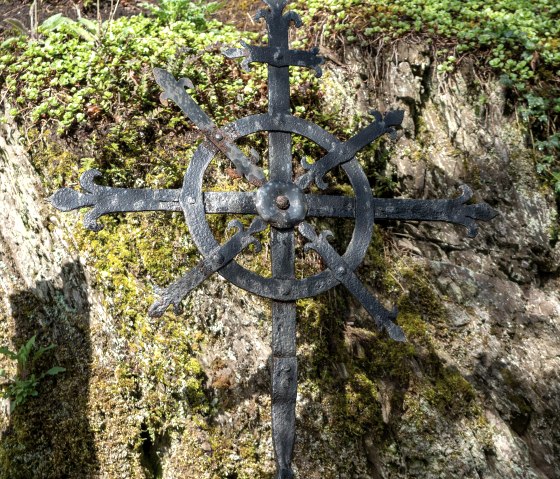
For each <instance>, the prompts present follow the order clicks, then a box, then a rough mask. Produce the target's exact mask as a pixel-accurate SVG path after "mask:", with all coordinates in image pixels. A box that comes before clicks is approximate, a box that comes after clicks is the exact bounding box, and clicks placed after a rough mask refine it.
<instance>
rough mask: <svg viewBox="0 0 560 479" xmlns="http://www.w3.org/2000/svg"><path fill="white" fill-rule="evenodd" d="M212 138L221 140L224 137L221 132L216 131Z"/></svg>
mask: <svg viewBox="0 0 560 479" xmlns="http://www.w3.org/2000/svg"><path fill="white" fill-rule="evenodd" d="M214 138H216V140H218V141H222V140H223V139H224V136H223V135H222V134H221V133H216V136H215V137H214Z"/></svg>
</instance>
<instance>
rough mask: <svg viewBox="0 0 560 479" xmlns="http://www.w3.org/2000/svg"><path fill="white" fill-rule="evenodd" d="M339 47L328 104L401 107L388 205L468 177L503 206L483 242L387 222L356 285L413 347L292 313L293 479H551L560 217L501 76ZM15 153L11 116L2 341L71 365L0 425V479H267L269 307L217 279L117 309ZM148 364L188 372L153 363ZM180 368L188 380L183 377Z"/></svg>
mask: <svg viewBox="0 0 560 479" xmlns="http://www.w3.org/2000/svg"><path fill="white" fill-rule="evenodd" d="M346 53H347V58H346V65H347V67H346V68H342V67H341V66H339V65H336V64H332V63H328V64H327V65H326V66H325V78H324V89H323V91H324V94H325V97H324V100H323V103H324V107H325V110H326V111H329V112H330V113H331V114H333V115H339V116H340V117H342V118H348V117H353V116H354V114H360V115H364V116H365V114H366V113H367V112H368V111H369V110H370V109H372V108H377V109H379V110H381V111H384V110H386V109H388V108H390V107H401V108H404V109H405V110H406V117H405V118H406V121H405V123H404V131H403V133H402V134H401V137H400V139H399V140H398V142H397V143H396V145H395V147H394V148H393V149H392V150H391V155H390V162H389V164H388V165H387V172H394V173H395V176H396V185H395V193H396V195H397V196H399V195H401V196H405V197H410V198H448V197H452V196H455V195H456V194H457V186H458V185H460V184H461V183H467V184H469V185H470V186H471V187H472V188H473V190H475V200H476V201H482V200H483V201H486V202H488V203H489V204H491V205H492V206H493V207H494V208H496V209H497V210H498V211H499V212H500V216H499V217H498V218H496V219H495V220H494V221H493V222H491V223H490V224H482V225H481V227H480V233H479V235H478V236H477V237H476V238H475V239H468V238H466V235H465V231H464V230H462V229H460V227H455V226H451V225H441V224H417V223H410V224H402V223H397V222H392V223H387V224H383V225H380V228H379V230H380V231H381V230H382V231H383V234H382V235H381V236H380V237H379V239H378V240H376V243H375V247H374V248H373V249H372V251H371V252H370V254H369V255H368V257H367V258H366V261H365V266H364V268H361V269H360V270H359V271H358V273H359V275H360V277H362V278H364V280H365V281H366V282H368V285H369V286H370V287H372V288H374V289H376V292H377V293H378V294H379V295H380V297H381V298H382V300H383V301H385V302H387V303H395V302H399V306H400V308H401V309H400V311H401V315H400V316H399V322H402V323H403V324H404V325H405V330H406V332H407V334H408V336H409V340H410V343H409V344H408V345H404V346H402V347H400V346H399V347H397V346H396V345H394V344H392V343H390V342H389V341H388V340H386V339H380V338H379V337H378V335H377V334H376V333H375V330H374V328H373V327H372V326H371V324H369V323H367V319H366V318H365V315H364V313H363V312H362V311H361V309H360V308H358V307H357V306H356V305H355V304H354V303H352V301H350V300H349V299H348V297H347V294H346V293H345V292H344V291H343V290H340V291H337V292H332V293H329V294H328V295H324V296H323V297H321V298H318V299H317V300H315V301H302V302H300V304H299V305H298V314H299V315H300V318H301V320H300V322H299V326H298V327H299V330H298V344H299V348H298V357H299V360H300V379H301V384H300V390H299V395H298V405H297V413H298V425H297V428H298V437H297V444H296V452H295V461H294V462H295V469H296V472H297V474H298V475H297V477H299V478H306V479H315V478H317V479H319V478H321V479H335V478H337V479H342V478H346V479H350V478H360V479H379V478H384V479H389V478H391V479H401V478H402V479H405V478H407V479H410V478H425V479H431V478H434V479H435V478H455V477H464V478H473V479H478V478H485V479H494V478H495V479H498V478H508V479H526V478H538V479H545V478H546V479H553V478H555V477H560V451H559V450H558V444H560V437H559V433H558V431H559V430H560V427H559V426H558V417H560V400H559V397H560V394H559V393H560V381H559V377H558V376H559V372H558V371H559V366H560V364H559V363H560V359H559V358H560V335H559V333H558V330H559V327H560V293H559V291H560V279H559V276H558V268H559V265H560V261H559V259H560V249H559V246H558V243H556V241H555V239H554V237H553V235H554V231H555V228H557V221H558V220H557V210H556V206H555V202H554V197H553V195H552V193H551V191H550V190H549V189H547V188H546V187H545V186H544V185H542V184H541V183H540V182H539V179H538V178H537V177H536V174H535V170H534V165H533V160H532V156H531V151H530V150H528V149H527V148H526V146H525V140H524V137H525V132H524V131H523V130H522V128H521V127H520V126H519V125H518V124H517V122H516V119H515V118H513V117H508V116H506V115H504V102H505V99H504V95H503V92H502V90H501V88H500V86H499V84H498V83H497V82H496V81H485V82H482V81H480V80H479V79H477V78H476V75H475V74H474V73H473V72H472V69H471V68H469V66H468V65H467V64H465V65H464V67H463V69H460V70H459V71H458V72H457V73H456V74H454V75H452V76H450V77H443V76H438V75H437V74H436V70H435V68H434V66H435V65H434V59H433V58H432V57H431V54H430V52H429V51H428V50H427V49H426V48H423V47H422V46H420V45H411V44H406V43H401V44H398V45H395V46H394V49H393V51H391V52H390V53H388V52H379V53H378V52H373V53H371V52H370V53H367V52H366V51H365V50H360V49H358V48H353V49H352V48H350V47H348V50H347V52H346ZM20 142H21V139H20V137H19V135H18V133H17V131H16V130H15V128H14V127H13V126H11V123H10V122H8V123H7V124H6V125H4V126H3V130H2V134H1V135H0V149H1V153H2V154H1V156H0V161H1V166H0V203H1V204H2V209H1V210H0V271H1V274H2V288H3V290H2V303H1V309H0V313H1V318H2V323H1V326H0V339H1V342H2V345H9V346H10V347H11V348H12V349H13V348H14V347H18V346H19V345H21V344H22V342H23V341H24V340H26V339H28V338H29V337H30V336H31V335H32V334H38V340H39V341H40V342H41V344H44V345H46V344H50V343H55V344H57V348H56V349H55V350H53V353H52V355H49V356H47V357H46V358H45V360H44V361H45V367H50V366H51V365H52V363H57V364H60V365H63V366H65V367H66V368H67V371H66V372H65V373H63V374H61V375H59V376H57V377H54V378H48V379H45V380H44V382H43V383H41V385H40V390H39V393H40V394H39V396H38V397H37V398H34V399H32V400H30V401H29V402H28V403H27V404H26V405H25V406H24V407H22V408H20V409H16V411H15V413H14V414H13V415H11V416H10V415H9V414H8V413H7V412H6V411H5V412H4V414H3V415H2V416H1V422H0V428H1V430H2V432H1V434H2V445H1V446H0V477H1V478H6V479H7V478H10V479H11V478H28V477H44V478H47V477H49V478H58V477H77V478H78V477H84V478H90V477H91V478H97V477H101V478H114V477H118V478H123V479H128V478H152V477H162V478H183V477H184V478H191V477H196V478H202V479H206V478H208V479H214V478H239V479H241V478H263V479H264V478H267V479H268V478H270V477H272V471H273V457H272V445H271V433H270V411H269V408H270V398H269V395H268V391H269V388H270V379H269V377H270V371H269V355H270V347H269V340H270V331H269V328H270V311H269V306H268V304H267V303H266V302H265V301H261V300H259V299H258V298H254V297H252V296H250V295H247V294H245V293H243V292H241V291H239V290H238V289H236V288H234V287H233V286H230V285H227V284H226V283H225V282H224V281H223V280H221V279H220V278H219V277H214V278H213V279H211V280H210V281H209V282H207V283H205V285H204V287H202V288H200V289H197V290H196V291H194V292H193V294H192V295H191V297H190V299H189V301H188V303H187V309H186V311H185V313H184V315H183V316H181V317H180V318H179V321H178V322H177V323H169V321H168V320H165V321H164V320H162V322H154V321H151V320H148V319H147V318H146V317H144V316H134V315H131V316H130V317H122V318H121V317H114V316H113V315H112V311H113V310H114V307H113V302H114V298H113V297H112V296H113V295H114V296H117V295H119V294H121V292H120V290H119V288H121V287H122V286H116V285H112V286H111V287H112V290H111V288H105V289H103V288H102V287H101V286H102V283H103V282H105V283H103V284H109V285H111V272H107V271H95V269H94V268H93V267H92V266H91V264H90V263H89V262H88V258H87V255H85V254H84V252H83V251H82V252H79V251H78V249H79V248H78V246H76V245H75V244H74V243H73V242H72V240H69V238H72V237H73V236H74V235H75V234H76V231H79V229H80V228H81V223H79V222H78V223H77V224H74V221H76V219H77V218H79V216H73V215H65V216H64V217H60V216H59V215H57V214H56V213H55V212H54V210H53V209H52V208H50V207H49V206H48V205H47V204H46V203H45V199H44V198H45V196H46V195H45V193H44V191H43V188H42V186H41V182H42V179H41V177H40V174H38V173H37V172H36V171H34V170H33V168H32V167H31V165H30V163H29V159H28V157H27V154H26V152H25V151H24V149H23V147H22V146H21V144H20ZM363 161H364V166H366V167H367V166H368V165H367V162H368V161H369V160H368V159H367V158H365V159H363ZM134 274H135V273H134V272H131V273H130V276H131V277H132V278H133V280H134V281H135V282H136V283H140V284H144V283H143V282H144V281H148V280H147V279H145V278H142V277H138V278H136V277H134ZM142 288H144V289H142ZM140 290H141V291H147V290H148V287H147V286H142V287H141V288H140ZM101 291H105V294H101ZM107 291H109V292H110V294H108V293H107ZM122 294H124V293H122ZM407 305H408V306H407ZM130 331H135V334H130ZM144 338H145V340H144ZM160 338H164V339H165V341H162V342H159V340H160ZM193 338H195V339H193ZM185 344H187V345H188V346H189V347H188V348H186V349H185V351H188V352H185V353H184V354H183V352H182V351H183V349H181V348H183V347H185ZM407 348H408V349H407ZM156 357H157V358H164V359H165V358H166V357H169V358H172V360H173V361H175V360H181V361H184V362H179V363H178V364H168V363H165V362H164V361H162V363H161V364H166V369H165V368H164V370H163V371H159V370H156V371H153V370H152V369H151V368H152V367H153V366H154V364H156V363H155V362H154V358H156ZM192 361H194V362H192ZM158 364H159V363H158ZM189 364H190V365H191V366H192V369H193V370H197V368H198V367H199V366H200V368H201V372H200V374H199V373H196V374H194V373H193V375H190V376H189V375H186V376H185V375H184V370H185V367H186V366H185V365H189ZM5 365H7V367H8V368H11V369H8V370H9V372H10V374H15V370H14V368H13V365H9V364H8V363H7V362H6V361H4V363H3V366H5ZM198 365H199V366H198ZM160 375H161V377H160ZM195 378H196V380H195ZM200 378H202V379H200ZM196 381H201V383H202V389H203V391H202V392H201V391H199V390H198V389H197V388H198V387H199V384H198V383H197V382H196ZM193 391H194V392H193ZM195 393H197V394H199V393H200V394H202V396H203V400H202V401H203V407H201V408H199V409H196V408H195V407H194V406H192V407H191V406H188V405H192V404H194V403H195V401H192V400H191V398H190V396H189V395H190V394H195ZM167 400H169V402H166V401H167ZM181 404H182V405H184V406H183V407H182V408H181V406H180V405H181ZM69 431H71V433H70V432H69ZM76 471H80V472H76Z"/></svg>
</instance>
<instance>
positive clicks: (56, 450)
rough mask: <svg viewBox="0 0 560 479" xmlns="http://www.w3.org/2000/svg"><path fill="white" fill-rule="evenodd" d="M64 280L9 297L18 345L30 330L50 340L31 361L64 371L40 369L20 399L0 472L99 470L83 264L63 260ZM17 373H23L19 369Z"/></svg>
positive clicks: (12, 477) (80, 474)
mask: <svg viewBox="0 0 560 479" xmlns="http://www.w3.org/2000/svg"><path fill="white" fill-rule="evenodd" d="M60 275H61V277H60V279H61V283H62V287H57V286H55V284H53V282H49V281H40V282H38V283H37V284H36V286H35V288H32V289H28V290H23V291H20V292H18V293H16V294H14V295H12V296H10V304H11V310H12V314H13V318H14V323H15V337H14V341H13V343H14V346H15V348H16V349H19V348H20V347H21V346H22V345H23V344H25V343H26V342H27V340H28V339H29V338H31V337H32V336H33V335H36V338H37V343H36V345H37V346H48V345H50V344H54V345H55V348H53V349H51V350H50V351H48V352H47V353H45V354H44V355H43V356H42V357H41V358H40V359H39V360H38V361H37V363H36V364H34V366H33V371H35V372H36V373H41V372H44V371H47V370H48V369H49V368H51V367H52V366H55V365H56V366H62V367H64V368H66V371H65V372H63V373H60V374H58V375H56V376H46V377H45V378H44V379H42V380H41V381H40V383H39V385H38V388H37V389H38V395H37V396H36V397H31V398H29V399H28V400H27V401H26V402H25V403H24V404H22V405H20V406H18V407H17V408H16V409H15V410H14V411H13V413H12V414H11V417H10V424H9V426H8V428H7V429H6V430H5V431H4V432H3V434H2V437H1V442H0V478H2V479H8V478H9V479H29V478H31V477H33V478H53V479H54V478H57V479H61V478H72V479H79V478H88V477H93V476H94V475H95V473H96V471H97V469H98V465H97V458H96V452H95V445H94V436H93V432H92V430H91V428H90V425H89V422H88V414H87V413H88V388H89V380H90V375H91V370H90V365H91V357H92V354H91V340H90V304H89V302H88V295H87V286H86V284H87V283H86V278H85V275H84V271H83V268H82V266H81V265H80V264H79V263H77V262H75V263H68V264H66V265H64V266H63V267H62V271H61V273H60ZM20 373H21V372H20Z"/></svg>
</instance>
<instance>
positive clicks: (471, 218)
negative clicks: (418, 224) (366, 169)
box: [374, 185, 498, 238]
mask: <svg viewBox="0 0 560 479" xmlns="http://www.w3.org/2000/svg"><path fill="white" fill-rule="evenodd" d="M460 190H461V196H459V197H457V198H453V199H449V200H409V199H400V198H390V199H386V198H375V199H374V211H375V213H374V214H375V219H393V220H415V221H444V222H446V223H455V224H459V225H463V226H464V227H465V228H467V230H468V231H467V235H468V236H469V237H470V238H474V237H475V236H476V234H477V233H478V226H477V224H476V221H477V220H479V221H489V220H491V219H492V218H494V217H495V216H496V215H497V214H498V212H497V211H496V210H495V209H493V208H492V207H490V206H489V205H488V204H487V203H477V204H472V205H467V204H465V203H466V202H467V201H468V200H470V199H471V198H472V195H473V192H472V190H471V189H470V188H469V187H468V186H467V185H461V186H460Z"/></svg>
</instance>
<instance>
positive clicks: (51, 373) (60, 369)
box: [46, 366, 66, 376]
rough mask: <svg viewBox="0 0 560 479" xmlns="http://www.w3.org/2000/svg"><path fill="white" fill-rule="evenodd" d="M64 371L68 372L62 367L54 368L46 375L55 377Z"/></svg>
mask: <svg viewBox="0 0 560 479" xmlns="http://www.w3.org/2000/svg"><path fill="white" fill-rule="evenodd" d="M64 371H66V368H63V367H62V366H54V367H52V368H50V369H49V370H48V371H47V372H46V374H48V375H49V376H55V375H56V374H58V373H63V372H64Z"/></svg>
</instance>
